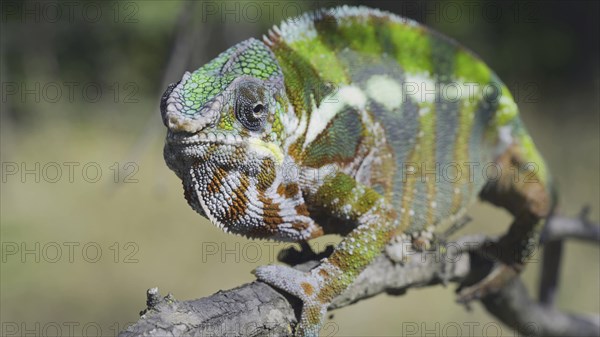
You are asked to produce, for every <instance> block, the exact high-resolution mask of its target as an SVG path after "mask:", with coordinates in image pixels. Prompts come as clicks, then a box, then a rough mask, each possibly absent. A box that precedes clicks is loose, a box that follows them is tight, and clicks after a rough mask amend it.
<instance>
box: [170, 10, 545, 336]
mask: <svg viewBox="0 0 600 337" xmlns="http://www.w3.org/2000/svg"><path fill="white" fill-rule="evenodd" d="M160 105H161V115H162V120H163V123H164V125H165V126H166V127H167V129H168V130H167V136H166V141H165V146H164V158H165V161H166V163H167V166H168V167H169V168H170V169H171V170H173V171H174V172H175V174H176V175H177V176H178V177H179V178H180V179H181V181H182V183H183V189H184V196H185V199H186V200H187V202H188V203H189V205H190V206H191V207H192V208H193V209H194V210H195V211H197V212H198V213H199V214H200V215H202V216H204V217H206V218H208V219H209V220H210V222H212V223H213V224H214V225H216V226H218V227H219V228H221V229H223V230H224V231H226V232H230V233H234V234H238V235H242V236H246V237H248V238H258V239H272V240H279V241H288V242H300V243H305V242H307V241H308V240H310V239H313V238H316V237H319V236H321V235H324V234H339V235H341V236H342V240H341V242H340V243H339V244H338V245H337V246H336V247H335V249H334V250H333V252H332V253H331V254H330V255H329V256H327V257H326V258H323V259H322V260H320V261H319V264H318V265H317V266H316V267H314V268H313V269H311V270H310V271H308V272H302V271H298V270H296V269H293V268H292V267H289V266H284V265H266V266H260V267H258V268H257V269H255V270H254V271H253V273H254V274H255V275H256V277H257V278H258V279H259V280H261V281H264V282H266V283H268V284H270V285H272V286H274V287H276V288H278V289H280V290H282V291H285V292H287V293H289V294H292V295H293V296H296V297H298V298H299V299H301V300H302V303H303V306H302V310H301V313H300V318H299V322H298V325H297V326H296V328H295V335H297V336H316V335H318V332H319V329H320V327H321V326H322V324H323V321H324V316H325V313H326V311H327V307H328V305H329V304H330V303H331V302H332V300H333V299H334V298H335V297H336V296H338V295H340V294H341V293H342V292H343V291H344V290H345V289H346V288H348V287H349V286H350V285H351V284H352V282H353V281H354V280H355V278H356V277H357V276H358V275H359V274H360V273H361V272H362V271H363V270H364V269H365V267H366V266H368V265H369V263H371V262H372V261H373V260H374V259H375V258H376V257H377V256H379V255H380V254H382V253H383V252H384V250H385V247H386V245H387V244H389V243H390V242H391V241H392V240H393V239H394V238H397V237H399V236H404V237H409V238H412V239H417V238H423V237H425V238H426V237H428V236H431V235H430V233H432V232H433V231H434V229H435V228H436V227H437V228H439V227H438V226H441V225H443V224H447V223H449V222H452V221H456V220H457V219H458V217H460V216H462V214H464V213H465V212H466V210H467V208H468V206H469V205H471V204H472V203H473V202H474V201H476V200H477V198H480V199H482V200H484V201H487V202H490V203H492V204H493V205H496V206H499V207H503V208H505V209H506V210H508V211H509V212H510V213H511V214H512V216H513V218H514V219H513V222H512V224H511V226H510V227H509V230H508V232H507V233H505V234H504V235H503V236H502V237H501V238H500V239H499V240H497V241H495V242H493V243H490V245H493V246H494V248H497V249H496V250H495V251H496V252H500V253H497V254H496V255H495V256H494V258H495V259H497V260H498V263H497V264H496V266H495V267H494V268H493V270H492V271H490V273H489V274H488V275H487V276H486V277H485V278H483V279H482V280H480V281H479V282H477V283H476V284H474V285H470V286H468V287H465V288H464V289H462V290H461V291H460V293H459V297H461V298H462V299H465V300H467V301H468V300H471V299H477V298H481V297H482V296H485V295H486V294H489V293H493V292H494V291H497V290H498V289H499V287H501V286H502V285H503V284H504V283H505V282H506V280H507V279H509V278H510V277H512V276H510V275H516V274H518V273H519V272H520V271H521V269H522V268H523V266H524V265H525V263H526V262H527V259H528V257H529V255H530V254H531V252H532V249H535V245H536V243H537V240H538V237H539V232H540V227H541V226H543V223H544V221H545V220H546V219H547V218H548V217H549V216H550V214H551V213H552V210H553V208H554V205H555V200H556V197H555V192H554V188H553V186H554V184H553V182H552V178H551V176H550V173H549V170H548V167H547V164H546V163H545V162H544V160H543V158H542V156H541V155H540V153H539V151H538V150H537V149H536V147H535V145H534V143H533V140H532V138H531V136H530V135H529V133H528V132H527V130H526V128H525V126H524V124H523V122H522V121H521V119H520V117H519V112H518V107H517V105H516V103H515V100H514V99H513V97H512V96H511V93H510V90H509V89H508V88H507V86H506V85H505V84H504V83H503V82H502V81H501V80H500V79H499V78H498V76H497V75H496V74H495V73H494V72H493V71H492V70H491V69H490V68H489V67H488V66H487V65H486V64H485V63H484V62H483V61H482V60H481V59H480V58H479V57H478V56H476V55H475V54H474V53H473V52H471V51H469V50H468V49H466V48H465V47H463V46H461V45H459V44H458V43H457V42H455V41H454V40H452V39H450V38H448V37H445V36H443V35H441V34H440V33H437V32H435V31H433V30H432V29H430V28H427V27H426V26H424V25H421V24H419V23H417V22H415V21H412V20H410V19H407V18H403V17H400V16H398V15H395V14H392V13H389V12H385V11H381V10H378V9H372V8H368V7H348V6H343V7H336V8H329V9H321V10H317V11H314V12H310V13H306V14H303V15H301V16H299V17H296V18H292V19H288V20H285V21H284V22H282V23H281V24H280V25H279V26H274V27H273V28H271V29H270V30H269V31H268V32H267V33H266V34H265V35H264V36H263V37H262V39H255V38H250V39H247V40H245V41H242V42H240V43H238V44H236V45H234V46H233V47H231V48H229V49H227V50H226V51H224V52H222V53H221V54H219V55H218V56H216V57H215V58H214V59H213V60H212V61H210V62H208V63H207V64H205V65H204V66H202V67H200V68H199V69H197V70H195V71H194V72H192V73H190V72H186V73H185V74H184V75H183V77H182V78H181V80H180V81H179V82H177V83H174V84H171V85H170V86H169V87H168V88H167V90H166V91H165V93H164V94H163V96H162V98H161V104H160ZM490 167H491V168H492V170H490ZM484 168H486V170H484ZM494 170H495V171H496V172H501V174H484V173H485V172H482V171H486V172H489V171H494ZM488 248H489V247H488ZM507 275H509V276H507Z"/></svg>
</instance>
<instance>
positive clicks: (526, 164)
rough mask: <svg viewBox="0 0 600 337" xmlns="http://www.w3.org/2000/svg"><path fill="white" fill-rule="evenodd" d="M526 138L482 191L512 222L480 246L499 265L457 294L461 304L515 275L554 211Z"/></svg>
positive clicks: (547, 185)
mask: <svg viewBox="0 0 600 337" xmlns="http://www.w3.org/2000/svg"><path fill="white" fill-rule="evenodd" d="M528 137H529V136H527V135H525V134H522V135H521V136H520V137H519V136H518V137H517V142H515V143H514V144H513V145H512V146H511V147H509V148H508V150H507V151H506V152H505V153H504V154H503V155H501V156H500V157H499V158H498V159H497V163H498V164H499V167H500V168H501V170H502V172H503V174H502V176H501V177H500V179H498V180H496V181H490V182H488V184H487V186H486V187H485V188H484V189H483V191H482V192H481V195H480V196H481V198H482V199H483V200H485V201H488V202H491V203H492V204H494V205H497V206H500V207H503V208H505V209H507V210H508V211H509V212H510V213H511V214H512V215H513V216H514V221H513V223H512V224H511V226H510V228H509V230H508V232H507V233H506V234H505V235H503V236H502V237H501V238H500V239H499V240H498V242H494V243H489V244H487V245H486V246H484V247H483V249H482V250H483V251H484V252H485V253H486V255H487V256H492V257H494V258H495V259H497V260H498V261H499V262H500V263H499V264H497V265H496V266H495V267H494V268H493V270H492V271H491V272H490V273H489V274H488V275H487V276H486V277H485V278H484V279H483V280H482V281H480V282H479V283H477V284H475V285H472V286H469V287H466V288H463V289H462V290H461V291H460V292H459V301H461V302H467V301H470V300H472V299H476V298H481V297H483V296H485V295H486V294H489V293H493V292H495V291H497V290H499V289H500V288H501V287H503V286H504V284H505V283H506V282H508V281H509V280H510V279H512V278H513V277H514V276H516V275H518V273H519V272H520V271H521V269H522V268H523V265H524V264H525V263H526V262H527V260H528V259H529V258H530V257H531V255H532V254H533V253H534V252H535V249H536V247H537V243H538V239H539V234H540V232H541V229H542V225H543V222H544V221H543V220H544V219H545V218H547V217H549V216H550V215H551V213H552V211H553V209H554V206H555V195H554V190H553V188H552V185H551V181H550V178H549V177H548V176H546V173H545V172H546V168H545V163H544V162H543V160H541V157H540V156H539V155H538V153H537V150H536V149H535V148H534V147H533V144H532V143H531V142H530V139H529V138H528ZM525 145H526V146H525Z"/></svg>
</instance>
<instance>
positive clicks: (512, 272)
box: [457, 264, 518, 304]
mask: <svg viewBox="0 0 600 337" xmlns="http://www.w3.org/2000/svg"><path fill="white" fill-rule="evenodd" d="M517 275H518V272H517V270H516V269H515V268H513V267H511V266H509V265H506V264H501V265H497V266H495V267H494V268H493V269H492V271H491V272H490V273H489V274H488V275H487V276H486V277H485V278H484V279H483V280H481V281H479V282H477V283H475V284H474V285H471V286H468V287H465V288H462V289H460V290H459V292H458V299H457V302H459V303H463V304H468V303H469V302H471V301H473V300H479V299H482V298H484V297H486V296H488V295H491V294H495V293H497V292H498V291H500V289H502V288H503V287H504V286H505V285H506V284H507V283H508V282H510V281H511V280H513V279H514V278H515V277H516V276H517Z"/></svg>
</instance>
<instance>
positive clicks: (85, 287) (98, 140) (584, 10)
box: [0, 1, 600, 336]
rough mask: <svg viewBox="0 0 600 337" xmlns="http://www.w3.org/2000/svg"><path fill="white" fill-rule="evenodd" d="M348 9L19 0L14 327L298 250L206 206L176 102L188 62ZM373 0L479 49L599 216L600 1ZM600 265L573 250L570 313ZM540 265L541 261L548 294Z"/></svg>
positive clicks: (10, 120)
mask: <svg viewBox="0 0 600 337" xmlns="http://www.w3.org/2000/svg"><path fill="white" fill-rule="evenodd" d="M345 3H348V4H356V3H358V2H345ZM337 4H341V2H333V1H323V2H316V1H315V2H299V1H296V2H283V1H265V2H261V1H227V2H217V1H203V2H200V1H198V2H192V1H119V2H112V1H96V2H88V1H83V2H82V1H69V2H56V1H41V2H36V1H27V2H21V1H3V2H2V9H1V20H2V30H1V42H0V46H1V62H0V67H1V68H0V71H1V77H2V79H1V81H2V109H1V112H2V113H1V161H2V185H1V187H2V190H1V229H0V234H1V241H2V261H1V264H0V268H1V276H0V283H1V285H0V291H1V296H0V315H1V321H2V331H1V334H2V335H23V334H26V333H29V334H30V335H33V334H35V335H56V331H58V332H60V335H62V336H69V335H97V334H99V333H98V332H101V335H104V336H110V335H115V334H116V333H117V332H118V331H119V330H121V329H123V327H124V326H125V325H126V324H127V323H128V322H132V321H135V320H137V319H138V317H139V316H138V312H139V311H140V310H141V309H143V308H144V307H145V291H146V289H147V288H150V287H154V286H158V287H159V289H160V290H161V292H162V293H163V295H166V293H167V292H172V293H173V294H174V296H175V297H176V298H177V299H192V298H198V297H204V296H207V295H210V294H212V293H214V292H216V291H218V290H219V289H229V288H232V287H235V286H237V285H240V284H242V283H244V282H248V281H251V280H253V276H252V275H251V274H250V271H251V270H252V269H253V268H254V267H256V266H258V265H261V264H265V263H269V262H273V259H274V256H275V253H276V251H278V250H279V249H281V248H282V247H285V246H286V245H283V244H273V243H264V242H260V241H249V240H246V239H241V238H238V237H235V236H231V235H227V234H225V233H222V232H221V231H220V230H219V229H217V228H215V227H213V226H212V225H210V224H209V223H208V221H207V220H205V219H203V218H201V217H200V216H198V215H197V214H196V213H194V212H193V211H192V210H191V209H190V208H189V207H188V205H187V203H186V202H185V200H184V198H183V193H182V188H181V183H180V181H179V180H178V179H177V178H176V177H175V175H174V174H173V173H172V172H171V171H169V169H168V168H167V167H166V165H165V164H164V162H163V159H162V146H163V141H164V136H165V129H164V127H163V125H162V123H161V121H160V117H159V111H158V103H159V99H160V95H161V94H162V91H163V90H164V89H165V87H166V85H167V84H168V83H170V82H174V81H177V80H178V79H179V78H180V77H181V75H182V73H183V71H184V70H190V71H193V70H194V69H196V68H198V67H199V66H201V65H203V64H204V63H206V62H207V61H209V60H210V59H212V58H213V57H215V56H216V55H217V54H218V53H219V52H221V51H223V50H225V49H226V48H228V47H229V46H231V45H233V44H235V43H237V42H239V41H242V40H244V39H246V38H249V37H252V36H254V37H259V36H261V35H262V34H264V33H265V32H266V30H267V29H268V28H269V27H270V26H272V25H273V24H277V23H279V22H280V21H281V19H283V18H286V17H289V16H295V15H297V14H299V13H301V12H303V11H305V10H310V9H313V8H317V7H331V6H334V5H337ZM370 6H372V7H379V8H382V9H387V10H390V11H392V12H395V13H397V14H402V15H405V16H408V17H411V18H414V19H416V20H417V21H419V22H423V23H426V24H427V25H430V26H432V27H434V28H435V29H437V30H438V31H440V32H442V33H444V34H446V35H449V36H451V37H453V38H455V39H456V40H458V41H460V42H461V43H462V44H464V45H466V46H468V47H469V48H470V49H471V50H473V51H475V52H476V53H477V54H479V55H480V56H481V57H482V58H483V59H484V60H485V61H486V62H487V63H488V64H489V65H490V66H491V68H492V69H494V70H495V71H496V72H497V73H498V74H499V76H500V77H501V78H502V79H503V80H504V81H505V82H506V83H507V84H508V86H509V87H510V88H511V89H512V90H513V93H514V94H513V95H514V96H515V98H516V100H517V103H518V105H519V106H520V108H521V110H522V116H523V119H524V120H525V123H526V125H527V126H528V128H529V130H530V132H531V133H532V135H533V138H534V140H535V141H536V144H537V145H538V147H539V149H540V151H541V152H542V153H543V155H544V156H545V158H546V159H547V161H548V163H549V166H550V168H551V169H552V172H553V174H554V176H555V178H556V179H557V181H558V184H559V188H560V191H561V197H560V198H561V199H560V200H561V206H560V210H561V211H562V212H563V213H565V214H571V215H573V214H576V213H577V212H578V211H579V209H580V208H581V206H583V205H584V204H589V205H591V206H592V213H591V218H592V219H594V220H596V221H597V219H598V211H599V209H600V206H599V203H600V198H599V188H598V187H599V185H600V179H599V172H600V169H599V168H600V160H599V156H600V155H599V152H600V151H599V150H600V138H599V129H600V127H599V95H598V92H599V65H598V60H599V59H600V55H599V36H598V24H599V18H598V9H599V8H598V7H599V6H598V3H596V2H591V1H581V2H576V1H550V2H527V1H526V2H477V1H466V2H462V1H453V2H433V1H427V2H419V1H397V2H394V1H385V2H375V3H370ZM471 214H472V216H473V217H474V221H473V223H472V224H470V226H469V227H468V228H467V229H466V231H465V232H468V233H474V232H481V231H485V232H486V233H490V234H498V233H501V232H502V231H504V230H505V229H506V228H507V225H508V223H509V221H510V219H509V217H508V216H507V214H506V213H505V212H503V211H500V210H497V209H495V208H493V207H491V206H487V205H476V206H475V207H474V208H473V210H472V212H471ZM334 240H335V238H325V239H324V240H321V241H319V243H321V244H322V243H323V242H326V241H334ZM321 247H322V245H321ZM538 256H539V254H538ZM599 261H600V250H599V249H598V247H596V246H592V245H587V244H582V243H577V242H569V243H568V244H567V245H566V255H565V257H564V264H563V268H562V276H561V288H560V292H559V294H558V303H557V305H558V307H559V308H560V309H563V310H567V311H571V312H577V313H590V312H591V313H598V312H600V291H599V290H598V289H600V274H599V273H600V268H599ZM539 265H540V264H539V262H537V263H536V262H533V263H531V265H530V266H529V267H528V268H527V269H526V272H525V273H524V278H525V281H526V283H527V285H528V287H529V289H530V292H532V294H535V293H536V292H537V286H536V285H537V278H538V269H539ZM331 321H332V322H334V323H335V324H336V325H337V326H338V328H339V330H338V331H337V332H336V335H338V336H359V335H377V336H387V335H400V334H402V333H405V334H406V333H408V332H409V331H411V330H408V329H409V328H411V329H412V328H413V327H415V326H416V327H417V329H418V330H417V332H416V334H417V335H425V334H426V333H429V334H442V333H445V332H444V331H446V330H444V329H446V328H447V333H448V334H454V333H453V332H452V331H455V330H452V328H451V327H452V326H455V324H458V325H459V326H461V327H462V329H463V330H461V333H462V334H465V333H468V332H469V331H470V330H469V329H468V325H465V324H471V325H472V326H475V328H474V330H473V331H474V334H475V335H495V334H496V332H495V331H496V330H495V329H500V330H499V331H500V333H501V334H502V335H507V336H513V335H514V332H512V331H511V330H510V329H508V328H507V327H506V326H504V325H502V324H500V323H498V322H497V320H496V319H495V318H494V317H492V316H490V315H488V314H487V313H486V312H485V310H483V309H482V307H481V306H480V305H478V304H475V305H474V306H473V310H472V311H471V312H468V311H466V310H465V309H464V308H463V307H462V306H459V305H457V304H455V297H454V293H453V287H449V288H443V287H431V288H427V289H420V290H411V291H409V292H408V293H407V294H406V295H405V296H402V297H391V296H378V297H376V298H374V299H370V300H367V301H363V302H360V303H358V304H356V305H353V306H351V307H348V308H344V309H341V310H337V311H335V312H334V317H333V318H332V319H331ZM469 322H471V323H469ZM473 322H474V323H473ZM473 324H474V325H473ZM409 325H410V326H409ZM57 329H58V330H57ZM436 332H437V333H436Z"/></svg>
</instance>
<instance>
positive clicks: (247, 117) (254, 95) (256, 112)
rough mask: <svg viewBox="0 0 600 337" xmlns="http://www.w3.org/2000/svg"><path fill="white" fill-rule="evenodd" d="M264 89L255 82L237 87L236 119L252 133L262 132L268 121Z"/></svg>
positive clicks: (246, 82) (247, 82) (244, 83)
mask: <svg viewBox="0 0 600 337" xmlns="http://www.w3.org/2000/svg"><path fill="white" fill-rule="evenodd" d="M263 97H264V89H263V88H262V86H261V85H260V84H259V83H256V82H255V81H245V82H242V83H240V84H239V85H238V87H237V97H236V104H235V117H236V118H237V119H238V120H239V121H240V123H242V125H243V126H244V127H245V128H246V129H248V130H250V131H260V129H262V127H263V125H264V124H265V121H266V120H267V111H268V109H267V106H266V103H265V101H264V99H263Z"/></svg>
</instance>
